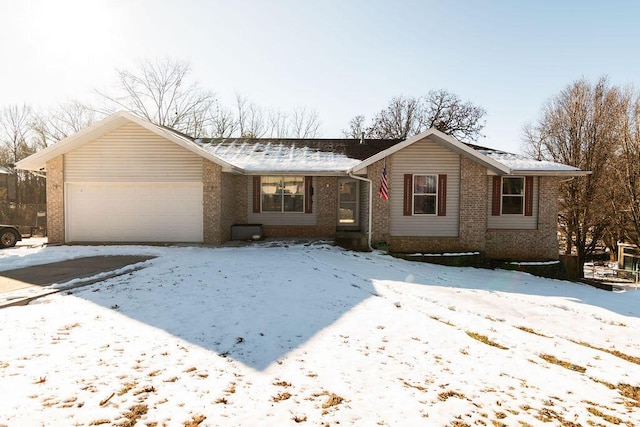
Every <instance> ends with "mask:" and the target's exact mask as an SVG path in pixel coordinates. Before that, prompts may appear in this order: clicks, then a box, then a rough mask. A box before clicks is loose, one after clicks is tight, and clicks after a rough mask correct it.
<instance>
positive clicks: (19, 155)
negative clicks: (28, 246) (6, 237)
mask: <svg viewBox="0 0 640 427" xmlns="http://www.w3.org/2000/svg"><path fill="white" fill-rule="evenodd" d="M33 118H34V113H33V109H32V108H31V107H30V106H29V105H26V104H25V105H22V106H18V105H10V106H8V107H4V108H2V109H1V110H0V164H4V165H6V166H8V170H9V171H11V174H10V175H7V176H6V177H5V178H6V183H7V188H6V190H7V192H6V196H7V197H6V200H0V202H6V201H8V202H10V203H9V204H6V203H0V219H1V220H2V221H3V222H8V223H11V224H19V225H34V224H35V218H36V212H37V211H38V210H41V209H43V207H44V202H45V182H44V179H43V178H41V177H38V176H35V175H33V174H31V173H27V172H25V171H20V170H16V169H15V163H16V162H17V161H19V160H22V159H23V158H25V157H27V156H28V155H30V154H33V153H34V152H35V151H36V147H35V145H34V144H33V140H34V133H33V130H32V124H33Z"/></svg>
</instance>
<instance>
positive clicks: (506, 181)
mask: <svg viewBox="0 0 640 427" xmlns="http://www.w3.org/2000/svg"><path fill="white" fill-rule="evenodd" d="M501 213H502V214H503V215H522V214H524V178H510V177H509V178H507V177H503V178H502V210H501Z"/></svg>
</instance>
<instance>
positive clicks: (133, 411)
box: [118, 405, 149, 427]
mask: <svg viewBox="0 0 640 427" xmlns="http://www.w3.org/2000/svg"><path fill="white" fill-rule="evenodd" d="M147 412H149V407H148V406H147V405H134V406H132V407H131V408H129V412H127V413H126V414H124V417H125V418H126V420H125V421H123V422H122V423H120V424H118V426H120V427H133V426H135V425H136V423H137V422H138V420H139V419H140V418H142V416H143V415H145V414H146V413H147Z"/></svg>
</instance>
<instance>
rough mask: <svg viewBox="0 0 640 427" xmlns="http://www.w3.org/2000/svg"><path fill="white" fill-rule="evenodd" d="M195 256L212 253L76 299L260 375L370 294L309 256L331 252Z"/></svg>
mask: <svg viewBox="0 0 640 427" xmlns="http://www.w3.org/2000/svg"><path fill="white" fill-rule="evenodd" d="M195 250H205V251H207V250H208V251H211V256H210V257H208V258H207V259H208V260H207V262H206V263H205V264H196V262H197V260H202V259H203V257H202V256H199V257H197V258H195V257H194V258H193V259H190V258H189V257H188V256H187V257H184V258H175V259H172V261H173V262H174V266H173V267H171V266H170V267H167V262H166V260H165V261H163V263H162V264H158V265H155V263H154V261H151V262H150V266H149V267H147V268H146V269H144V270H141V271H140V272H138V273H141V274H138V273H134V274H132V275H126V276H122V277H119V278H114V279H111V280H109V281H105V282H103V283H98V284H96V285H93V286H90V287H87V288H83V289H78V290H76V291H75V292H74V295H76V296H78V297H80V298H83V299H85V300H88V301H91V302H94V303H96V304H100V305H102V306H104V307H111V308H116V309H117V310H118V311H119V312H120V313H122V314H124V315H126V316H128V317H130V318H132V319H135V320H137V321H140V322H144V323H146V324H148V325H150V326H153V327H156V328H160V329H163V330H165V331H166V332H168V333H170V334H172V335H175V336H177V337H179V338H181V339H184V340H186V341H189V342H190V343H193V344H196V345H198V346H201V347H204V348H207V349H209V350H212V351H215V352H216V353H218V354H219V355H222V356H225V357H231V358H233V359H235V360H237V361H239V362H242V363H243V364H245V365H247V366H249V367H252V368H254V369H257V370H264V369H265V368H267V367H268V366H269V365H271V364H272V363H274V362H276V361H278V360H281V359H282V358H284V357H285V356H286V355H287V353H289V352H290V351H291V350H293V349H296V348H298V347H300V346H301V345H303V344H304V343H305V342H306V341H308V340H309V339H310V338H312V337H313V336H314V335H315V334H317V333H318V332H320V331H321V330H323V329H325V328H326V327H328V326H330V325H331V324H333V323H334V322H335V321H336V320H338V319H339V318H340V317H341V316H343V315H344V314H345V313H347V312H348V311H349V310H351V309H352V308H353V307H355V306H356V305H358V304H360V303H361V302H362V301H364V300H365V299H367V298H368V297H371V296H372V294H375V289H374V288H373V286H372V285H371V282H370V281H369V280H363V279H361V278H359V277H356V276H354V275H351V274H348V273H347V272H346V271H344V270H340V269H339V268H334V267H332V266H330V265H325V266H323V267H322V268H319V267H318V263H319V262H320V263H321V262H322V261H321V260H318V259H317V257H316V256H315V255H314V254H318V253H322V251H324V252H327V253H329V252H334V251H335V249H329V250H327V249H326V248H323V247H315V248H308V247H304V246H301V245H299V246H294V247H292V248H287V247H277V248H242V250H238V249H235V250H227V249H224V248H222V249H213V250H212V249H195ZM318 251H320V252H318ZM320 258H321V257H320ZM347 276H348V277H347ZM116 306H117V307H116Z"/></svg>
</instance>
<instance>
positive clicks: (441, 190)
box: [438, 175, 447, 216]
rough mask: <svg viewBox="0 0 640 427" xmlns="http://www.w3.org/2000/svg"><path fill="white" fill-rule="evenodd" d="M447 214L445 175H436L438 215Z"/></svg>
mask: <svg viewBox="0 0 640 427" xmlns="http://www.w3.org/2000/svg"><path fill="white" fill-rule="evenodd" d="M446 215H447V175H438V216H446Z"/></svg>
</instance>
